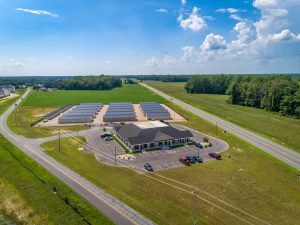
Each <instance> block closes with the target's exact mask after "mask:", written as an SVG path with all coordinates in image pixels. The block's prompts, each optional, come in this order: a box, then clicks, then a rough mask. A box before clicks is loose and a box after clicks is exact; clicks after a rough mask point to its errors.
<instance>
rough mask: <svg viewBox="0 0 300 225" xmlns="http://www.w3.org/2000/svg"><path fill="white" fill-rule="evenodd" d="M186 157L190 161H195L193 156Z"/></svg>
mask: <svg viewBox="0 0 300 225" xmlns="http://www.w3.org/2000/svg"><path fill="white" fill-rule="evenodd" d="M186 159H187V160H189V161H190V162H191V163H196V160H195V159H194V157H193V156H192V155H188V156H186Z"/></svg>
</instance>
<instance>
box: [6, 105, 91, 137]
mask: <svg viewBox="0 0 300 225" xmlns="http://www.w3.org/2000/svg"><path fill="white" fill-rule="evenodd" d="M53 110H55V108H54V107H50V108H49V107H31V106H23V105H22V106H19V107H18V108H17V110H15V111H14V112H13V113H12V114H10V115H9V117H8V119H7V125H8V126H9V128H10V129H11V130H12V131H13V132H14V133H16V134H19V135H23V136H24V137H27V138H42V137H49V136H54V135H57V134H58V130H59V129H60V130H61V132H62V133H69V132H74V131H80V130H85V129H87V127H86V126H83V125H78V126H60V127H32V126H31V124H32V123H33V122H35V121H38V120H39V119H40V118H42V115H45V114H47V113H49V112H51V111H53Z"/></svg>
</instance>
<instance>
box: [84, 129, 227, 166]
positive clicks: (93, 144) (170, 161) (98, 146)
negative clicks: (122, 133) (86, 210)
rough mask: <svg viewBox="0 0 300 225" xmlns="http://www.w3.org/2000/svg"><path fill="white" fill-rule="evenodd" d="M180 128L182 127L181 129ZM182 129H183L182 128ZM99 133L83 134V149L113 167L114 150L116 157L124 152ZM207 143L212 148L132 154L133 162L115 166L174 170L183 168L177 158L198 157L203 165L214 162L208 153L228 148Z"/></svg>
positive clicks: (217, 142)
mask: <svg viewBox="0 0 300 225" xmlns="http://www.w3.org/2000/svg"><path fill="white" fill-rule="evenodd" d="M173 126H176V128H180V126H179V125H173ZM181 128H182V127H181ZM182 129H184V128H182ZM101 133H102V132H101V131H100V130H99V129H93V130H91V131H90V132H88V133H86V134H85V137H86V139H87V142H88V145H87V146H86V147H85V149H86V150H87V151H91V150H93V151H94V152H93V153H94V154H95V156H96V158H97V159H98V160H99V161H101V162H102V163H104V164H107V165H112V166H114V165H115V149H116V155H123V154H125V151H124V150H123V148H121V147H120V146H119V144H118V143H117V142H115V141H114V140H112V141H104V140H103V139H102V138H101ZM192 133H193V135H194V138H195V140H196V141H199V142H201V141H202V140H203V137H204V136H206V135H204V134H201V133H199V132H196V131H193V130H192ZM209 141H210V142H211V143H212V147H207V148H203V149H199V148H197V147H196V146H195V145H185V146H182V147H178V148H175V149H168V150H156V151H149V152H144V153H136V154H134V156H135V158H136V159H134V160H121V159H116V165H117V166H130V167H132V168H134V169H136V170H139V171H145V170H144V164H145V163H150V164H151V165H152V166H153V168H154V170H155V171H158V170H165V169H170V168H176V167H181V166H184V165H183V164H182V163H180V162H179V160H178V159H179V158H181V157H186V156H187V155H198V151H199V155H200V157H201V158H202V159H203V161H204V163H205V162H206V161H208V160H214V159H212V158H211V157H210V156H208V153H209V152H223V151H225V150H226V149H227V148H228V145H227V144H226V143H225V142H223V141H221V140H219V139H216V138H213V137H209Z"/></svg>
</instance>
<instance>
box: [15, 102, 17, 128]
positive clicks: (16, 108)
mask: <svg viewBox="0 0 300 225" xmlns="http://www.w3.org/2000/svg"><path fill="white" fill-rule="evenodd" d="M17 106H18V104H17V103H15V123H16V126H17V125H18V123H17Z"/></svg>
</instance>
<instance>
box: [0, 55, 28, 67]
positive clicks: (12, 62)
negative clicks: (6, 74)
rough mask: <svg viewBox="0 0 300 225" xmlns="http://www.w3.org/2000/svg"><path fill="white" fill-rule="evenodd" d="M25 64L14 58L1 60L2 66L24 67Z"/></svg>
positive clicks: (0, 64)
mask: <svg viewBox="0 0 300 225" xmlns="http://www.w3.org/2000/svg"><path fill="white" fill-rule="evenodd" d="M24 67H25V64H23V63H21V62H19V61H17V60H15V59H14V58H11V59H8V60H2V61H0V68H17V69H21V68H24Z"/></svg>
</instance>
